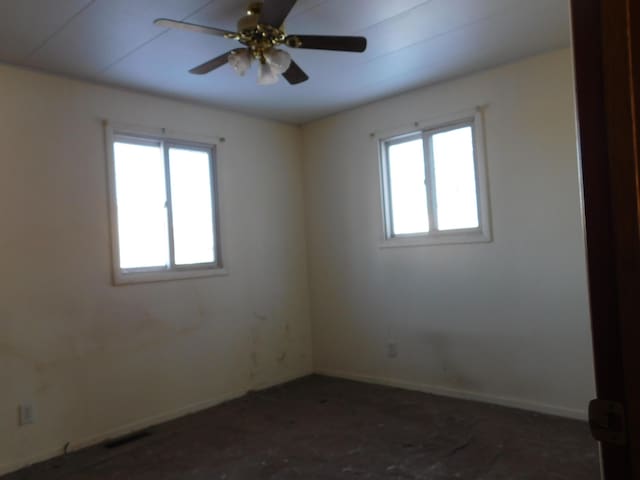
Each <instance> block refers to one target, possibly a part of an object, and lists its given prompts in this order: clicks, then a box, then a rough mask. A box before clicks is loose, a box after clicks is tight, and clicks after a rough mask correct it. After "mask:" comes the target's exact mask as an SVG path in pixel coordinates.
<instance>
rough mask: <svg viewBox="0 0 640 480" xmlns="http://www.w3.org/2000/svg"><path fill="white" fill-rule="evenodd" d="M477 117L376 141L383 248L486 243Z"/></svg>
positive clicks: (486, 216) (488, 236) (487, 228)
mask: <svg viewBox="0 0 640 480" xmlns="http://www.w3.org/2000/svg"><path fill="white" fill-rule="evenodd" d="M479 127H480V115H479V114H477V115H473V116H471V117H469V118H465V119H462V120H457V121H454V122H449V123H446V124H444V125H440V126H436V127H433V128H428V129H425V130H421V131H414V132H410V133H406V134H403V135H400V136H395V137H392V138H388V139H385V140H383V141H382V142H381V159H382V162H381V163H382V169H381V171H382V197H383V211H384V220H385V222H384V224H385V239H386V241H385V245H387V246H393V245H422V244H430V243H467V242H475V241H478V242H481V241H489V240H490V234H489V223H488V222H489V218H488V216H489V215H488V208H487V203H488V202H487V192H486V180H485V173H484V164H483V157H482V148H480V145H481V143H480V141H479V135H480V133H479Z"/></svg>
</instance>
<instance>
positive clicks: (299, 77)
mask: <svg viewBox="0 0 640 480" xmlns="http://www.w3.org/2000/svg"><path fill="white" fill-rule="evenodd" d="M282 76H283V77H284V78H285V80H286V81H287V82H289V83H290V84H291V85H297V84H298V83H302V82H306V81H307V80H309V75H307V74H306V73H304V70H302V69H301V68H300V66H299V65H298V64H297V63H296V62H294V61H293V60H292V61H291V66H290V67H289V69H288V70H287V71H286V72H284V73H283V74H282Z"/></svg>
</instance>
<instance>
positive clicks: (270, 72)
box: [258, 62, 278, 85]
mask: <svg viewBox="0 0 640 480" xmlns="http://www.w3.org/2000/svg"><path fill="white" fill-rule="evenodd" d="M274 83H278V73H277V72H276V71H275V70H274V69H273V68H272V67H271V65H270V64H269V63H267V62H264V63H263V62H260V67H259V69H258V85H273V84H274Z"/></svg>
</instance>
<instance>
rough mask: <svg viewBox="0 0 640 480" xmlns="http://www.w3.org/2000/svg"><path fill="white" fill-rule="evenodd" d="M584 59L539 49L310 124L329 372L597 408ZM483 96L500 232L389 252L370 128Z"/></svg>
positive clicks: (311, 217) (315, 299)
mask: <svg viewBox="0 0 640 480" xmlns="http://www.w3.org/2000/svg"><path fill="white" fill-rule="evenodd" d="M570 58H571V56H570V52H569V51H560V52H555V53H551V54H547V55H543V56H539V57H536V58H532V59H528V60H526V61H523V62H521V63H518V64H513V65H509V66H505V67H502V68H498V69H495V70H491V71H487V72H483V73H480V74H476V75H473V76H470V77H467V78H462V79H459V80H455V81H452V82H449V83H445V84H441V85H437V86H434V87H432V88H426V89H422V90H418V91H414V92H411V93H408V94H405V95H401V96H398V97H395V98H392V99H389V100H385V101H381V102H377V103H374V104H371V105H368V106H365V107H363V108H359V109H356V110H353V111H349V112H346V113H343V114H340V115H337V116H333V117H330V118H327V119H324V120H321V121H318V122H316V123H313V124H310V125H308V126H306V127H305V128H304V158H305V164H306V165H305V169H306V189H307V202H308V204H307V205H308V209H307V217H308V220H307V224H308V229H307V238H308V245H309V247H308V250H309V261H310V263H309V268H310V272H311V275H310V278H311V281H310V282H311V299H312V321H313V340H314V344H313V346H314V364H315V369H316V370H317V371H321V372H325V373H330V374H335V375H341V376H346V377H351V378H359V379H365V380H371V381H377V382H383V383H391V384H397V385H403V386H408V387H412V388H418V389H423V390H427V391H435V392H444V393H447V394H453V395H461V396H468V397H472V398H478V399H484V400H489V401H497V402H500V403H505V404H509V405H517V406H521V407H525V408H532V409H538V410H542V411H547V412H552V413H558V414H563V415H570V416H578V417H581V416H583V415H584V412H585V409H586V405H587V402H588V400H589V399H590V398H592V397H593V395H594V393H593V392H594V385H593V374H592V356H591V348H590V330H589V314H588V305H587V289H586V273H585V261H584V247H583V237H582V230H581V212H580V204H579V181H578V178H579V177H578V170H577V159H576V132H575V126H574V105H573V93H572V92H573V87H572V68H571V60H570ZM477 105H487V108H486V112H485V122H486V150H487V151H486V154H487V162H488V168H489V179H490V186H489V192H490V199H491V204H492V207H491V210H492V217H493V236H494V241H493V242H492V243H489V244H473V245H439V246H427V247H414V248H388V249H381V248H380V247H379V242H380V239H381V236H382V225H381V206H380V192H379V176H378V153H377V141H376V140H372V139H371V138H370V133H371V132H381V131H382V132H384V131H386V130H394V129H396V128H398V127H402V126H406V125H411V124H412V123H413V122H415V121H421V120H426V119H429V118H432V117H437V116H438V115H444V114H449V113H452V112H457V111H462V110H468V109H471V108H473V107H475V106H477ZM389 342H396V343H397V345H398V350H399V356H398V358H395V359H389V358H387V356H386V353H387V344H388V343H389Z"/></svg>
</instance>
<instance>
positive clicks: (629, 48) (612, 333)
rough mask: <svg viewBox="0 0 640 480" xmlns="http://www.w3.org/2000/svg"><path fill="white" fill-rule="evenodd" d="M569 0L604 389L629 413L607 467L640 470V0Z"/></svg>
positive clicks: (609, 474) (618, 475) (611, 472)
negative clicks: (621, 439)
mask: <svg viewBox="0 0 640 480" xmlns="http://www.w3.org/2000/svg"><path fill="white" fill-rule="evenodd" d="M571 6H572V21H573V38H574V60H575V69H576V92H577V106H578V125H579V132H580V133H579V137H580V138H579V140H580V153H581V166H582V181H583V195H584V207H585V226H586V239H587V263H588V271H589V291H590V301H591V316H592V330H593V348H594V356H595V373H596V386H597V394H598V398H600V399H603V400H611V401H617V402H620V403H621V404H622V405H623V406H624V408H625V413H626V421H625V423H626V428H627V444H626V445H625V446H616V445H611V444H604V443H603V444H601V451H602V460H603V473H604V475H605V479H606V480H626V479H640V168H639V150H640V123H639V122H638V120H639V116H640V85H639V81H640V65H639V62H640V24H639V22H640V1H639V0H571Z"/></svg>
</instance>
